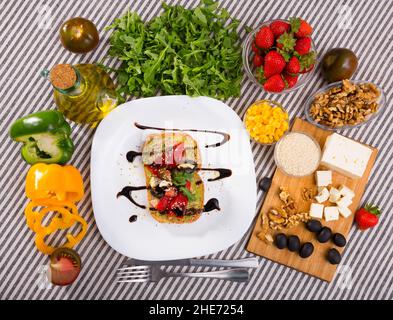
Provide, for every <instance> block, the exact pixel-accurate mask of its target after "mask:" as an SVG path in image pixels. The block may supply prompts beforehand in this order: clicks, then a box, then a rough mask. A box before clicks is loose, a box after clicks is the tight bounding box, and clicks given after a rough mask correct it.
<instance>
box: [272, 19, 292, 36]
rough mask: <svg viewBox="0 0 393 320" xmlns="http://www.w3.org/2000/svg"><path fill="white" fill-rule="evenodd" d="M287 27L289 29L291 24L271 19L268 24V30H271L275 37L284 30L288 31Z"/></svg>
mask: <svg viewBox="0 0 393 320" xmlns="http://www.w3.org/2000/svg"><path fill="white" fill-rule="evenodd" d="M289 29H291V25H290V24H289V23H287V22H284V21H273V22H272V23H271V24H270V30H272V32H273V34H274V37H275V38H276V39H277V38H278V37H279V36H281V35H282V34H283V33H284V32H289Z"/></svg>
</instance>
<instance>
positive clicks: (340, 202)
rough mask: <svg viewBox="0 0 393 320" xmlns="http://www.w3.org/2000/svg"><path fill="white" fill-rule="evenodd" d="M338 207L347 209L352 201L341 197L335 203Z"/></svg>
mask: <svg viewBox="0 0 393 320" xmlns="http://www.w3.org/2000/svg"><path fill="white" fill-rule="evenodd" d="M336 204H337V205H338V206H339V207H347V208H348V207H349V206H350V205H351V204H352V199H351V198H349V197H343V198H341V199H340V200H338V201H337V202H336Z"/></svg>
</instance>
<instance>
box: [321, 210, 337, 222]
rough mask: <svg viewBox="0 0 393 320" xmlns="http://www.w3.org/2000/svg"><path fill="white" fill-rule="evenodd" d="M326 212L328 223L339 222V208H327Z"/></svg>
mask: <svg viewBox="0 0 393 320" xmlns="http://www.w3.org/2000/svg"><path fill="white" fill-rule="evenodd" d="M324 211H325V220H326V221H334V220H338V217H339V212H338V208H337V207H325V210H324Z"/></svg>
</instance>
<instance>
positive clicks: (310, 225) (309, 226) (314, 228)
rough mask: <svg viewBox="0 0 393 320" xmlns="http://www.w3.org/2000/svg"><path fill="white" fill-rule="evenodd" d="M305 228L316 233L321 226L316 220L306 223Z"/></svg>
mask: <svg viewBox="0 0 393 320" xmlns="http://www.w3.org/2000/svg"><path fill="white" fill-rule="evenodd" d="M306 227H307V229H308V230H309V231H311V232H315V233H318V232H319V231H321V229H322V224H321V222H320V221H318V220H310V221H308V222H307V223H306Z"/></svg>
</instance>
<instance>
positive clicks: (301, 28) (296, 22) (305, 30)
mask: <svg viewBox="0 0 393 320" xmlns="http://www.w3.org/2000/svg"><path fill="white" fill-rule="evenodd" d="M289 21H290V23H291V31H292V32H293V33H295V36H296V38H304V37H308V36H309V35H311V33H312V27H311V26H310V25H309V24H308V23H307V21H304V20H302V19H300V18H290V19H289Z"/></svg>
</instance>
